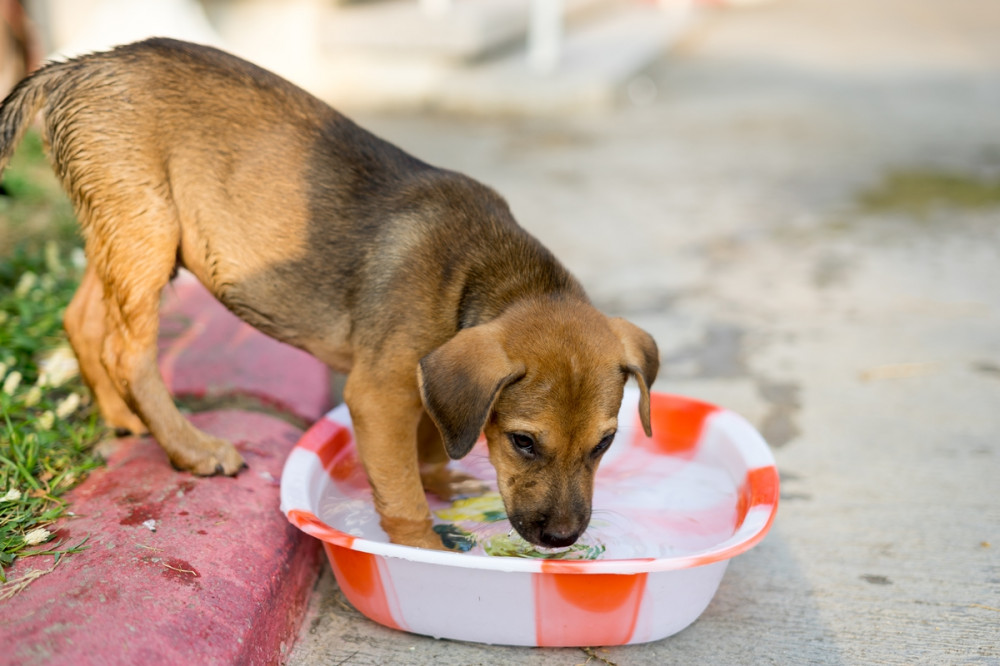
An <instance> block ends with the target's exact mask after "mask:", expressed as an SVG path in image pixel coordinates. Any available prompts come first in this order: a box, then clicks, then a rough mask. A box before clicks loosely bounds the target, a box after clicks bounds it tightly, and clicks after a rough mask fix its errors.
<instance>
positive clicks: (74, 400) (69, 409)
mask: <svg viewBox="0 0 1000 666" xmlns="http://www.w3.org/2000/svg"><path fill="white" fill-rule="evenodd" d="M79 406H80V395H79V394H78V393H70V394H69V395H68V396H66V397H65V398H63V400H62V401H61V402H60V403H59V404H58V405H56V416H57V417H58V418H60V419H64V418H66V417H67V416H69V415H70V414H72V413H73V412H75V411H76V410H77V408H78V407H79Z"/></svg>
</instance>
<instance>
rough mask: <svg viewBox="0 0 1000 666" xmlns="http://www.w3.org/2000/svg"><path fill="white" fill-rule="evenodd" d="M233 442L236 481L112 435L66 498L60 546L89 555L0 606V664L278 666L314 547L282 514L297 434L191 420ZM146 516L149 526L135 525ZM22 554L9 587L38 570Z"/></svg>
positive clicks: (247, 420) (232, 420)
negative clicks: (173, 462) (283, 484)
mask: <svg viewBox="0 0 1000 666" xmlns="http://www.w3.org/2000/svg"><path fill="white" fill-rule="evenodd" d="M192 421H194V422H195V423H196V424H197V425H198V426H199V427H201V428H203V429H204V430H206V431H207V432H209V433H212V434H215V435H218V436H221V437H225V438H227V439H229V440H230V441H232V442H234V443H235V444H236V446H237V448H238V449H239V450H240V452H241V453H242V454H243V456H244V458H245V459H246V461H247V464H248V465H249V468H248V469H244V470H243V471H241V472H240V474H239V475H238V476H237V477H235V478H226V477H212V478H198V477H194V476H192V475H190V474H187V473H180V472H177V471H175V470H174V469H173V468H171V466H170V464H169V463H168V462H167V458H166V456H165V455H164V453H163V451H162V449H160V447H159V446H158V445H157V444H156V442H155V441H153V440H152V439H149V438H142V439H138V438H132V439H127V440H121V446H120V447H119V449H118V450H117V451H116V452H115V453H114V454H113V455H112V457H111V459H110V460H109V461H108V465H107V467H106V468H102V469H99V470H97V471H95V472H94V473H93V474H91V476H90V478H88V479H87V481H86V482H84V483H83V484H81V485H80V486H79V487H77V488H76V489H75V490H73V491H72V492H71V493H69V497H68V499H69V500H70V502H71V503H72V504H71V509H72V511H73V512H74V513H75V514H76V516H75V517H74V518H71V519H68V520H63V521H61V522H60V523H59V525H58V535H59V537H61V538H62V539H64V545H73V544H76V543H78V542H79V541H81V540H82V539H83V538H84V537H85V536H88V535H89V540H88V541H87V549H86V550H84V551H83V552H81V553H78V554H75V555H72V556H69V557H66V558H64V559H63V560H62V562H61V563H60V564H59V566H58V567H57V568H56V569H55V570H54V571H52V572H51V573H48V574H46V575H44V576H43V577H41V578H40V579H38V580H37V581H35V582H34V583H33V584H31V585H29V586H28V587H27V588H26V589H24V590H23V591H22V592H21V593H20V594H18V595H17V596H15V597H14V598H13V599H11V600H9V601H7V602H6V603H5V604H4V608H3V621H2V622H0V645H3V646H4V648H3V650H2V651H0V663H5V664H20V665H25V666H30V665H32V664H73V665H74V666H85V665H87V664H102V665H103V664H213V663H241V664H242V663H252V664H264V663H276V662H279V661H281V659H282V655H283V653H284V652H285V651H286V650H287V649H290V648H291V644H292V642H293V640H294V638H295V635H296V632H297V630H298V627H299V624H300V623H301V620H302V616H303V613H304V611H305V606H306V601H307V598H308V593H309V591H310V590H311V587H312V585H313V583H314V580H315V577H316V574H317V571H318V564H319V549H318V547H317V544H318V542H317V541H316V540H314V539H311V538H308V537H305V535H303V534H302V533H301V532H299V531H298V530H296V529H295V528H294V527H292V526H291V525H290V524H289V523H288V521H287V520H286V519H285V517H284V516H283V515H282V514H281V512H280V511H279V509H278V503H279V478H280V474H281V468H282V465H283V464H284V460H285V457H286V455H287V453H288V451H289V450H290V449H291V448H292V446H294V444H295V442H296V441H297V440H298V438H299V436H300V435H301V431H299V430H298V429H297V428H295V427H293V426H291V425H289V424H287V423H285V422H283V421H280V420H278V419H276V418H273V417H270V416H266V415H264V414H259V413H252V412H241V411H236V410H227V411H216V412H207V413H203V414H198V415H195V416H193V417H192ZM148 520H153V521H155V523H154V525H155V528H156V530H155V532H154V531H150V529H149V528H148V527H146V526H144V525H143V523H144V522H145V521H148ZM51 564H52V558H50V557H47V556H46V557H36V558H30V559H28V560H20V561H18V563H17V564H16V566H15V567H14V568H13V569H12V570H11V571H10V574H11V579H17V578H20V577H21V576H23V575H24V573H26V572H27V570H28V569H29V567H30V568H48V567H49V566H51Z"/></svg>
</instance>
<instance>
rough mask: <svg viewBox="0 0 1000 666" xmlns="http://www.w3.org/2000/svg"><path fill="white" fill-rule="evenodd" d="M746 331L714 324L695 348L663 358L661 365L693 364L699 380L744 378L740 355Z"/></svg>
mask: <svg viewBox="0 0 1000 666" xmlns="http://www.w3.org/2000/svg"><path fill="white" fill-rule="evenodd" d="M745 335H746V332H745V331H744V330H743V329H742V328H740V327H739V326H735V325H733V324H723V323H714V324H709V325H708V327H707V328H706V329H705V335H704V337H703V338H702V340H701V342H700V343H699V344H696V345H690V346H687V347H684V348H682V349H680V350H678V351H676V352H674V353H673V354H669V355H667V356H666V357H665V358H664V359H663V360H664V362H665V363H677V362H685V361H693V362H694V365H695V368H696V369H695V373H694V374H695V376H696V377H698V378H703V379H732V378H736V377H745V376H746V375H747V369H746V363H745V360H744V354H743V339H744V337H745Z"/></svg>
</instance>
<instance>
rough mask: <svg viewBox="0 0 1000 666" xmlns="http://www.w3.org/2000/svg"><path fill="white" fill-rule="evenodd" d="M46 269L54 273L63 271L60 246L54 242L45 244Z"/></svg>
mask: <svg viewBox="0 0 1000 666" xmlns="http://www.w3.org/2000/svg"><path fill="white" fill-rule="evenodd" d="M45 267H46V268H48V269H49V271H51V272H52V273H60V272H62V269H63V266H62V262H61V261H60V260H59V244H58V243H56V242H55V241H53V240H50V241H48V242H47V243H46V244H45Z"/></svg>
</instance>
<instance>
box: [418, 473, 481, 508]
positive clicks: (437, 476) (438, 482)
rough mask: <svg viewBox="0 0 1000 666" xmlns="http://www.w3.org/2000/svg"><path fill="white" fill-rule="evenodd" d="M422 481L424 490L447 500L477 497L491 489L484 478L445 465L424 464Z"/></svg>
mask: <svg viewBox="0 0 1000 666" xmlns="http://www.w3.org/2000/svg"><path fill="white" fill-rule="evenodd" d="M420 481H421V483H422V484H423V486H424V490H426V491H427V492H429V493H434V494H435V495H437V496H438V497H439V498H441V499H443V500H445V501H446V502H448V501H451V500H453V499H456V498H459V497H476V496H479V495H482V494H483V493H485V492H486V491H487V490H489V489H490V488H489V484H487V483H486V482H485V481H483V480H482V479H477V478H476V477H474V476H469V475H468V474H465V473H463V472H457V471H455V470H453V469H451V468H449V467H446V466H444V465H422V466H421V469H420Z"/></svg>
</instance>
